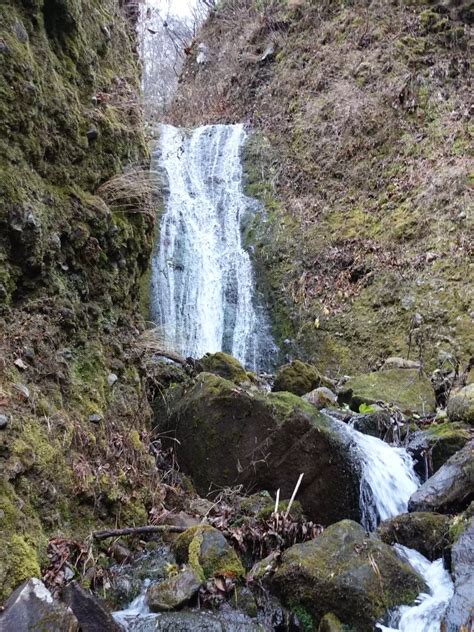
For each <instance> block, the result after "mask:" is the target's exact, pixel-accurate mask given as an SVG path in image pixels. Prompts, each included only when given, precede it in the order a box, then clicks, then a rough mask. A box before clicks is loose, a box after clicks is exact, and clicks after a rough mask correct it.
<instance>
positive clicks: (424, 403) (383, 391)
mask: <svg viewBox="0 0 474 632" xmlns="http://www.w3.org/2000/svg"><path fill="white" fill-rule="evenodd" d="M340 399H341V401H345V402H347V403H349V405H350V407H351V408H352V410H355V411H358V410H359V407H360V405H361V404H375V403H377V402H386V403H387V404H393V405H395V406H397V407H398V408H400V410H401V411H402V412H403V413H405V414H410V413H416V414H419V415H424V414H426V413H432V412H434V411H435V410H436V399H435V393H434V390H433V386H432V385H431V382H430V380H429V379H428V378H427V377H426V376H424V375H420V373H419V371H417V370H415V369H387V370H385V371H379V372H378V373H366V374H363V375H356V376H355V377H352V378H350V379H349V380H348V381H347V382H346V383H345V384H344V388H343V391H342V392H341V396H340Z"/></svg>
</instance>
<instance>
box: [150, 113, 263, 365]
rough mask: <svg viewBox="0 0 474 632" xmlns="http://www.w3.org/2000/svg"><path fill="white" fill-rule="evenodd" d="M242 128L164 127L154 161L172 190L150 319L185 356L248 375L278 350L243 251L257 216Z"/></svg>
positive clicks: (168, 194) (163, 225)
mask: <svg viewBox="0 0 474 632" xmlns="http://www.w3.org/2000/svg"><path fill="white" fill-rule="evenodd" d="M245 139H246V133H245V130H244V127H243V125H207V126H203V127H199V128H197V129H195V130H194V131H192V132H188V131H186V130H183V129H178V128H175V127H172V126H171V125H162V126H160V140H159V143H158V147H157V148H156V151H155V154H154V160H155V163H156V164H157V166H158V168H159V169H160V170H161V171H162V172H163V173H164V176H165V179H166V180H167V183H168V186H167V190H166V191H165V212H164V215H163V217H162V219H161V223H160V236H159V244H158V247H157V249H156V251H155V254H154V256H153V259H152V292H151V305H152V318H153V320H154V321H155V322H156V323H157V324H158V325H159V326H160V328H161V329H162V332H163V335H164V337H165V339H166V340H167V342H168V343H169V344H170V346H171V347H172V348H174V350H175V351H177V352H179V353H181V354H182V355H185V356H192V357H195V358H199V357H201V356H203V355H204V354H205V353H207V352H210V353H213V352H216V351H225V352H227V353H230V354H231V355H233V356H234V357H236V358H237V359H238V360H240V361H241V362H242V363H243V364H244V365H245V366H246V367H248V368H250V369H254V370H255V369H262V368H267V366H268V359H269V358H270V356H271V354H272V352H273V351H274V346H273V343H272V341H271V336H270V334H269V325H268V322H267V319H266V318H265V314H264V310H263V308H262V306H261V303H260V304H259V300H258V297H257V296H256V293H255V289H254V288H255V283H254V274H253V270H252V264H251V260H250V257H249V254H248V252H247V251H246V250H245V249H244V247H243V244H242V225H243V223H244V222H245V221H246V220H248V219H249V217H251V215H252V213H253V212H254V210H255V205H256V203H255V200H251V199H250V198H248V197H247V196H246V195H245V194H244V191H243V183H242V179H243V171H242V164H241V155H240V154H241V150H242V146H243V143H244V141H245Z"/></svg>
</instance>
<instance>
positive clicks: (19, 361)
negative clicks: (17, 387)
mask: <svg viewBox="0 0 474 632" xmlns="http://www.w3.org/2000/svg"><path fill="white" fill-rule="evenodd" d="M13 364H14V365H15V366H16V367H18V368H19V369H21V370H22V371H24V370H25V369H27V368H28V365H27V364H26V363H25V362H23V360H22V359H21V358H17V359H16V360H15V362H14V363H13Z"/></svg>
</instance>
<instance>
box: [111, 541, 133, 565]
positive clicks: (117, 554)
mask: <svg viewBox="0 0 474 632" xmlns="http://www.w3.org/2000/svg"><path fill="white" fill-rule="evenodd" d="M109 553H110V555H111V556H112V557H113V558H114V560H115V561H116V562H118V563H119V564H122V563H123V562H126V561H127V560H129V559H130V558H131V556H132V553H131V551H130V549H128V548H127V547H126V546H125V545H124V544H122V543H121V542H114V543H113V544H112V546H111V547H110V549H109Z"/></svg>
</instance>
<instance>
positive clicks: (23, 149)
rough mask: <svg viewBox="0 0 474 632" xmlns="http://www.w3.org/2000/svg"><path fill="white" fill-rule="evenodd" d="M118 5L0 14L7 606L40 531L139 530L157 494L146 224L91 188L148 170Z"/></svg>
mask: <svg viewBox="0 0 474 632" xmlns="http://www.w3.org/2000/svg"><path fill="white" fill-rule="evenodd" d="M127 5H128V3H127V2H118V0H88V1H87V2H86V1H85V0H18V1H17V0H11V1H10V0H6V1H4V2H2V5H1V7H0V119H1V120H2V123H3V128H2V135H1V138H0V332H1V336H0V357H1V360H0V415H2V427H3V429H2V430H0V469H1V472H2V477H1V483H0V599H3V598H4V597H5V596H6V595H7V594H8V593H9V592H10V591H11V590H12V589H13V588H14V587H15V586H16V585H17V584H18V583H20V582H21V581H22V580H23V579H25V578H26V577H29V576H31V575H38V574H39V573H40V566H42V565H43V564H44V563H45V561H46V558H45V550H46V544H47V540H48V538H49V537H51V536H58V535H61V536H66V537H69V536H72V537H74V538H80V537H82V536H85V535H87V534H88V533H89V532H90V530H91V529H93V528H97V527H99V525H100V524H110V525H113V524H115V523H117V522H118V523H122V524H125V523H126V524H137V523H143V522H145V521H146V518H147V510H148V509H149V508H150V507H151V506H152V504H153V500H154V499H153V494H158V493H159V485H158V481H157V480H156V474H155V468H154V462H153V459H152V457H151V456H150V455H149V453H148V434H147V424H148V420H149V410H148V405H147V403H146V396H145V393H144V387H143V381H142V374H141V371H140V362H139V354H138V353H137V352H136V350H135V346H134V339H135V337H136V335H137V333H138V332H137V328H136V327H137V319H136V315H135V311H136V303H137V295H138V288H139V281H140V277H141V275H142V272H143V270H144V269H145V268H146V265H147V261H148V254H149V250H150V245H151V239H152V234H153V225H152V224H153V222H152V220H151V219H150V217H149V215H148V214H146V213H143V212H142V211H143V210H144V209H143V208H142V207H141V203H142V201H143V200H142V199H141V197H140V195H141V194H138V195H137V192H136V191H135V192H133V191H132V193H133V195H132V194H131V195H130V197H131V200H132V202H131V201H130V200H129V199H126V195H122V197H121V198H120V199H118V201H116V202H115V203H114V205H113V206H112V207H109V206H107V204H106V202H105V201H104V199H102V198H101V197H99V196H98V195H97V194H96V193H97V190H98V188H99V187H100V185H102V184H103V183H104V182H106V181H108V180H109V179H111V178H113V177H115V176H119V175H120V174H123V173H124V172H126V171H127V169H130V168H131V167H133V168H134V169H137V168H147V163H148V157H147V148H146V145H145V140H144V136H143V133H142V123H141V114H140V108H139V107H138V102H139V77H140V67H139V62H138V59H137V55H136V52H135V47H136V42H135V35H134V27H133V24H132V23H131V21H130V15H131V13H133V11H130V10H129V7H128V6H127ZM139 193H140V192H139Z"/></svg>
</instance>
